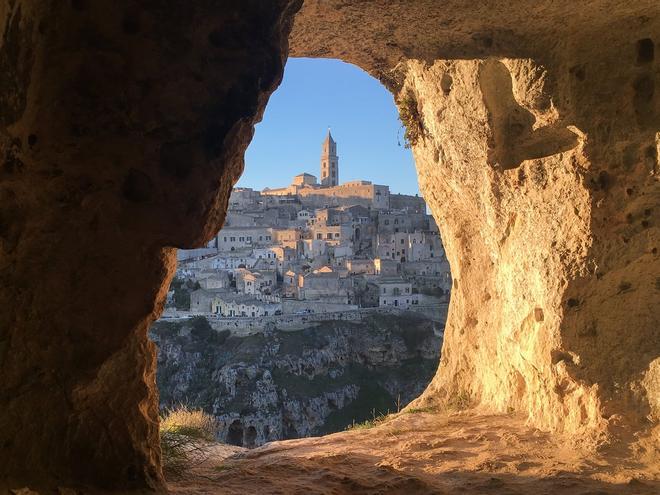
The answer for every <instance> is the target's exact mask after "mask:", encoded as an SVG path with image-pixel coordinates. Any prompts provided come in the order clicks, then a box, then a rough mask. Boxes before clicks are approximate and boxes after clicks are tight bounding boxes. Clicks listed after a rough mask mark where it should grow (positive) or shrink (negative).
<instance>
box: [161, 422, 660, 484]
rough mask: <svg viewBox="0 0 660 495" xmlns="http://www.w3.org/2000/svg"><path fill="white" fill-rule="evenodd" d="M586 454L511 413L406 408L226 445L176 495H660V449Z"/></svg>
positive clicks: (197, 470)
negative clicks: (368, 419) (375, 418)
mask: <svg viewBox="0 0 660 495" xmlns="http://www.w3.org/2000/svg"><path fill="white" fill-rule="evenodd" d="M637 454H638V455H637V456H636V458H644V459H645V461H644V462H641V461H640V462H632V461H630V460H629V456H628V454H627V452H626V451H625V450H621V449H619V450H618V453H617V452H615V451H614V449H609V450H607V451H603V452H602V453H600V454H599V455H596V456H595V455H585V454H584V453H582V452H581V451H580V449H579V448H578V447H576V446H574V445H573V446H571V445H570V442H566V441H563V442H562V441H555V440H554V439H553V438H552V437H551V435H549V434H547V433H542V432H539V431H538V430H534V429H531V428H528V427H526V426H525V425H524V422H523V421H522V420H521V419H519V418H515V417H511V416H507V415H498V416H494V415H490V416H484V415H477V414H474V413H456V414H451V415H446V414H431V413H415V414H410V413H402V414H400V415H398V416H397V417H394V418H392V419H391V420H388V421H386V422H385V423H383V424H381V425H380V426H378V427H376V428H372V429H368V430H356V431H350V432H343V433H337V434H334V435H328V436H325V437H318V438H306V439H301V440H289V441H282V442H273V443H270V444H268V445H265V446H263V447H261V448H258V449H253V450H244V449H237V448H235V447H226V446H223V445H219V446H217V447H216V448H215V450H214V453H213V456H212V458H211V459H209V461H208V462H207V463H205V465H204V466H202V467H200V468H197V469H195V470H193V472H191V474H190V476H189V477H188V479H186V480H180V481H176V482H173V483H171V484H170V489H171V491H172V492H173V493H176V494H181V495H183V494H186V495H187V494H241V495H247V494H259V495H261V494H269V495H270V494H285V495H297V494H300V495H312V494H313V495H330V494H332V495H343V494H359V495H376V494H382V495H385V494H387V495H389V494H393V495H398V494H400V495H417V494H420V495H421V494H424V495H428V494H438V495H439V494H457V493H460V494H507V495H509V494H510V495H513V494H520V495H529V494H531V495H544V494H547V495H556V494H571V495H573V494H575V495H604V494H631V495H633V494H634V495H638V494H639V495H642V494H643V495H646V494H649V495H650V494H656V495H657V494H660V457H659V456H658V452H657V451H656V452H650V451H648V450H647V451H645V452H642V453H641V454H642V455H641V456H640V455H639V454H640V452H638V453H637Z"/></svg>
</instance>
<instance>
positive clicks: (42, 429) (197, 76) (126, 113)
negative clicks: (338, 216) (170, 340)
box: [0, 0, 298, 491]
mask: <svg viewBox="0 0 660 495" xmlns="http://www.w3.org/2000/svg"><path fill="white" fill-rule="evenodd" d="M297 7H298V5H296V2H291V1H286V0H282V1H275V2H268V5H265V4H263V3H262V2H255V1H245V0H236V1H228V2H222V5H219V4H218V3H217V2H210V1H202V2H193V3H191V2H187V1H172V2H137V1H119V2H118V1H87V0H71V1H32V0H18V1H8V2H2V4H1V5H0V22H1V24H0V25H1V26H2V29H3V34H2V41H1V42H0V69H1V70H0V117H1V118H2V127H1V128H0V149H1V151H2V160H3V162H2V166H1V167H0V177H1V182H0V307H1V308H2V311H0V491H2V485H4V484H6V483H8V484H9V486H10V487H17V486H18V487H20V486H25V484H29V485H30V486H32V487H35V486H36V487H38V486H40V485H44V486H51V487H52V486H69V485H72V484H73V485H75V484H80V483H83V484H84V483H89V484H93V485H96V486H100V487H108V488H113V487H114V488H131V487H133V488H141V487H152V488H157V487H162V474H161V471H160V447H159V441H158V397H157V390H156V386H155V352H154V346H153V344H151V343H150V342H149V340H148V338H147V329H148V326H149V324H150V322H151V321H152V320H154V319H155V318H156V317H157V316H158V315H159V314H160V311H161V307H162V303H163V300H164V297H165V292H166V290H167V286H168V285H169V281H170V278H171V276H172V274H173V271H174V267H175V256H174V250H173V249H171V248H170V246H176V247H186V246H188V247H191V246H195V245H199V244H200V243H202V242H204V241H205V240H206V239H207V238H209V237H210V236H211V235H212V234H213V233H214V232H216V231H217V230H218V229H219V227H220V226H221V224H222V221H223V218H224V213H225V209H226V205H227V200H228V195H229V191H230V188H231V186H232V185H233V183H234V182H235V180H236V179H237V177H238V176H239V174H240V172H241V170H242V166H243V159H242V156H243V152H244V150H245V147H246V146H247V144H248V142H249V140H250V138H251V135H252V125H253V123H254V121H255V120H256V119H258V118H260V115H261V112H262V111H263V107H264V105H265V102H266V99H267V96H268V94H269V93H270V92H271V91H272V90H273V89H274V88H275V87H276V85H277V84H278V83H279V81H280V79H281V75H282V68H283V62H284V57H285V55H286V44H287V35H288V32H289V29H290V20H291V16H292V13H293V10H295V8H297Z"/></svg>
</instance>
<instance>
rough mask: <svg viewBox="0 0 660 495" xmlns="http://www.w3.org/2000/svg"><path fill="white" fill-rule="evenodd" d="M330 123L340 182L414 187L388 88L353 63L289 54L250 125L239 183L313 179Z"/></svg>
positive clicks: (270, 184)
mask: <svg viewBox="0 0 660 495" xmlns="http://www.w3.org/2000/svg"><path fill="white" fill-rule="evenodd" d="M328 127H330V128H331V132H332V136H333V138H334V139H335V141H337V154H338V155H339V180H340V182H346V181H349V180H356V179H363V180H369V181H372V182H374V183H377V184H386V185H389V186H390V190H391V191H392V192H395V193H405V194H417V193H418V192H419V188H418V185H417V176H416V173H415V168H414V162H413V158H412V153H411V152H410V150H408V149H406V148H404V147H403V128H402V127H401V123H400V122H399V119H398V114H397V111H396V108H395V106H394V100H393V99H392V95H391V94H390V93H389V91H387V90H386V89H385V88H384V87H383V86H382V85H381V84H380V83H379V82H378V81H377V80H376V79H374V78H373V77H371V76H370V75H368V74H367V73H366V72H364V71H363V70H361V69H358V68H357V67H355V66H353V65H350V64H347V63H344V62H341V61H339V60H330V59H306V58H290V59H289V60H288V62H287V64H286V68H285V71H284V80H283V81H282V84H281V85H280V87H279V88H278V89H277V91H275V93H273V95H272V96H271V98H270V101H269V102H268V106H267V107H266V112H265V114H264V118H263V121H262V122H261V123H259V124H257V126H256V128H255V135H254V139H253V140H252V143H251V144H250V146H249V148H248V150H247V152H246V154H245V171H244V173H243V176H242V177H241V179H240V180H239V182H238V185H239V186H242V187H252V188H254V189H263V188H265V187H282V186H286V185H288V184H289V183H290V182H291V179H292V178H293V176H294V175H296V174H299V173H301V172H308V173H311V174H313V175H315V176H316V177H317V178H318V177H319V158H320V155H321V143H322V142H323V140H324V139H325V136H326V133H327V130H328ZM399 141H400V142H401V146H400V145H399Z"/></svg>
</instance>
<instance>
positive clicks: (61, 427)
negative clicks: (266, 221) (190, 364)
mask: <svg viewBox="0 0 660 495" xmlns="http://www.w3.org/2000/svg"><path fill="white" fill-rule="evenodd" d="M297 7H298V5H297V2H295V1H294V0H291V1H287V0H279V1H273V2H259V1H256V0H253V1H250V0H235V1H225V2H221V3H218V2H212V1H210V0H205V1H199V2H186V1H182V0H172V1H168V2H137V1H129V0H122V1H114V2H110V1H107V0H99V1H94V2H92V1H89V0H71V1H55V0H49V1H36V0H5V1H4V2H2V4H1V5H0V19H1V20H2V26H3V33H2V42H1V44H0V68H1V69H2V70H1V71H0V116H1V118H2V132H1V134H0V139H1V143H0V146H1V151H2V157H3V164H2V170H1V172H0V173H1V174H2V175H1V176H2V183H1V184H0V205H1V209H0V239H1V244H0V307H2V308H3V310H2V313H1V314H0V377H1V380H0V406H1V407H0V447H1V448H0V479H2V480H3V481H5V480H10V481H11V483H14V484H15V483H27V482H32V483H33V484H39V483H43V484H48V485H50V486H55V485H62V484H65V485H67V484H72V483H85V482H87V483H92V484H95V485H99V486H114V487H131V486H133V487H143V486H151V487H159V486H160V485H161V474H160V469H159V448H158V442H157V424H156V420H157V416H156V403H157V397H156V391H155V387H154V359H153V358H154V353H153V347H152V345H151V344H149V342H148V340H147V337H146V331H147V327H148V325H149V323H150V322H151V321H152V320H153V319H154V318H155V317H156V316H157V314H158V312H159V309H160V304H161V302H162V298H163V294H164V291H165V288H166V287H167V284H168V283H169V278H170V275H171V272H172V268H173V262H174V261H173V257H172V250H171V249H169V248H168V246H175V247H184V246H194V245H199V244H201V243H202V242H203V241H204V240H205V239H207V238H208V237H209V236H210V235H211V233H212V232H213V231H214V230H217V229H218V227H219V226H220V224H221V222H222V219H223V215H224V210H225V207H226V202H227V195H228V191H229V188H230V187H231V185H232V183H233V181H234V180H235V179H236V178H237V176H238V174H239V173H240V170H241V166H242V153H243V150H244V148H245V146H246V145H247V142H248V141H249V139H250V137H251V133H252V129H251V126H252V123H253V122H254V121H255V119H256V118H258V116H259V114H260V112H261V111H262V109H263V106H264V104H265V102H266V98H267V96H268V94H269V93H270V91H272V89H273V88H274V87H275V85H276V84H277V83H278V81H279V78H280V77H281V72H282V62H283V59H284V57H285V56H286V51H287V47H286V43H287V42H286V36H287V34H288V28H289V23H290V20H291V18H292V15H293V10H294V9H295V8H297ZM659 14H660V5H659V4H658V2H657V1H654V0H640V1H635V2H621V1H615V0H594V1H590V2H573V1H569V0H561V1H553V2H550V1H548V2H545V1H536V0H534V1H533V0H520V1H517V2H509V1H503V0H502V1H493V2H482V3H475V2H463V1H458V0H453V1H446V2H436V1H435V0H418V1H415V2H411V1H407V0H406V1H404V0H387V1H386V0H378V1H377V0H364V1H357V0H355V1H348V0H323V1H320V0H309V1H308V2H306V4H305V6H304V7H303V10H302V11H301V13H300V14H299V15H298V16H297V18H296V27H295V29H294V33H293V37H292V40H291V43H292V54H293V55H297V56H316V57H339V58H341V59H343V60H346V61H348V62H352V63H355V64H357V65H359V66H360V67H362V68H364V69H365V70H367V71H369V72H370V73H371V74H373V75H375V76H376V77H378V78H380V79H381V80H382V81H383V82H384V83H385V84H386V85H387V86H388V87H389V88H390V89H391V90H392V91H393V93H394V94H395V95H396V97H397V100H398V102H399V106H400V109H401V110H402V115H403V116H404V118H405V120H406V122H407V124H408V131H409V136H410V138H411V140H412V141H414V146H413V148H414V153H415V157H416V160H417V162H418V167H419V175H420V182H421V184H422V188H423V190H424V192H425V194H426V196H427V199H428V201H429V203H430V204H431V205H432V208H433V211H434V214H435V215H436V217H437V218H438V220H439V223H440V225H441V227H442V229H443V236H444V242H445V245H446V247H447V253H448V257H449V259H450V261H451V263H452V273H453V274H454V275H455V277H456V282H455V290H454V292H453V296H452V303H451V304H452V305H451V308H450V314H449V321H448V331H447V339H446V340H445V344H444V350H443V356H444V357H443V364H442V367H441V369H440V370H439V372H438V375H437V377H436V379H435V380H434V382H433V384H432V385H431V387H430V388H429V389H428V390H427V392H426V393H425V394H424V397H423V399H424V400H429V401H435V400H440V399H442V398H443V397H447V396H451V395H452V394H456V393H457V392H468V393H469V394H470V396H471V397H472V400H473V402H474V403H475V404H479V405H481V407H483V408H488V409H496V410H504V409H509V408H512V409H514V410H520V411H524V412H526V413H527V415H528V417H529V420H530V421H531V422H532V423H534V424H536V425H540V426H543V427H547V428H553V429H557V430H564V431H566V432H568V433H582V434H581V435H577V436H576V438H596V437H598V436H601V435H603V434H605V433H606V432H619V433H639V432H642V433H643V432H647V431H649V429H650V428H651V427H653V425H657V420H658V415H659V414H660V410H659V407H660V404H659V399H658V397H659V396H660V377H659V374H660V364H659V362H658V359H659V358H658V355H659V354H660V344H659V341H658V339H659V336H658V321H659V315H658V311H659V309H658V304H657V300H658V296H659V295H660V282H659V281H658V273H659V272H660V261H659V258H658V237H659V227H658V222H659V221H660V218H659V214H658V210H659V207H658V197H659V194H660V193H659V192H658V187H659V186H658V174H659V173H660V170H659V169H660V165H659V164H658V154H659V148H660V136H659V134H658V130H659V128H660V125H659V105H660V104H659V103H658V101H659V100H660V97H659V96H658V89H657V86H658V81H660V54H659V53H658V52H659V51H660V48H658V43H659V42H660V15H659ZM656 432H657V429H656Z"/></svg>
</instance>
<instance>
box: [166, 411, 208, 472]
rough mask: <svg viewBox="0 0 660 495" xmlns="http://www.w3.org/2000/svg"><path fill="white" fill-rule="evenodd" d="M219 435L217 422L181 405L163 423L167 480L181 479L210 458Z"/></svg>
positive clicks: (204, 414)
mask: <svg viewBox="0 0 660 495" xmlns="http://www.w3.org/2000/svg"><path fill="white" fill-rule="evenodd" d="M217 433H218V424H217V422H216V420H215V419H214V418H213V417H212V416H210V415H209V414H206V413H205V412H204V411H201V410H199V409H190V408H188V406H185V405H180V406H178V407H175V408H173V409H169V410H168V411H166V412H165V415H164V416H163V417H161V420H160V448H161V452H162V460H163V472H164V473H165V476H166V477H171V478H180V477H182V476H183V474H184V473H185V472H186V471H188V470H189V469H190V468H191V467H193V466H195V465H199V464H201V463H202V462H204V461H205V460H206V459H208V457H209V452H210V445H211V442H213V441H215V439H216V435H217Z"/></svg>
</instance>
